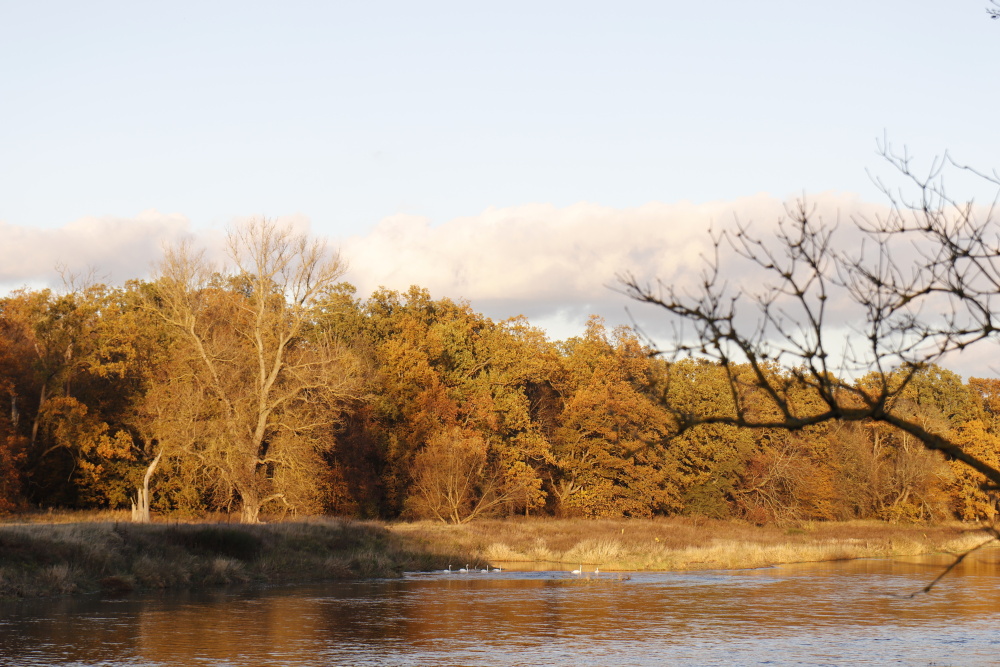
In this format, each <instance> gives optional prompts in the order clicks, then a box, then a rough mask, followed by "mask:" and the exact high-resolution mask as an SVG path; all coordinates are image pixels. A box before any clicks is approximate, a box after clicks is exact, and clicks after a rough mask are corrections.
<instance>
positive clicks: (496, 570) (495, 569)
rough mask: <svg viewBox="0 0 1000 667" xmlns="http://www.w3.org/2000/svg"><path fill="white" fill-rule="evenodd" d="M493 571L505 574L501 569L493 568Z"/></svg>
mask: <svg viewBox="0 0 1000 667" xmlns="http://www.w3.org/2000/svg"><path fill="white" fill-rule="evenodd" d="M493 571H494V572H503V570H502V569H500V568H499V567H495V568H493Z"/></svg>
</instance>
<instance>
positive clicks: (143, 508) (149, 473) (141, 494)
mask: <svg viewBox="0 0 1000 667" xmlns="http://www.w3.org/2000/svg"><path fill="white" fill-rule="evenodd" d="M161 456H163V450H162V449H160V453H159V454H157V455H156V458H154V459H153V460H152V462H151V463H150V464H149V466H148V467H147V468H146V475H145V476H144V477H143V478H142V488H141V489H139V490H137V491H136V494H135V500H133V501H132V521H133V522H135V523H149V521H150V519H149V480H150V479H151V478H152V477H153V471H155V470H156V466H157V465H158V464H159V463H160V457H161Z"/></svg>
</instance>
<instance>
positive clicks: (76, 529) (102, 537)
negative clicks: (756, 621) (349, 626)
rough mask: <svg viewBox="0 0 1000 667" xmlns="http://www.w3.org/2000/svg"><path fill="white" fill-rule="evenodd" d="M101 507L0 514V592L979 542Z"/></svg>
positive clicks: (735, 526)
mask: <svg viewBox="0 0 1000 667" xmlns="http://www.w3.org/2000/svg"><path fill="white" fill-rule="evenodd" d="M111 516H116V515H111ZM108 517H109V515H108V514H107V513H105V514H103V515H101V514H97V513H88V514H86V515H83V516H81V515H79V514H53V515H44V516H43V517H39V516H32V517H18V518H17V521H18V522H17V523H6V524H0V597H7V598H10V597H34V596H41V595H63V594H67V593H81V592H83V593H85V592H97V591H103V592H104V593H106V594H114V595H119V594H124V593H128V592H130V591H133V590H143V589H156V588H176V587H190V586H207V585H226V584H241V583H247V582H288V581H307V580H320V579H330V578H358V577H382V576H394V575H397V574H399V573H401V572H403V571H405V570H411V571H412V570H433V569H444V568H445V567H446V566H448V565H449V564H451V565H452V566H454V567H455V568H456V569H457V568H458V567H461V566H464V565H465V564H466V563H469V564H471V565H473V566H476V567H483V566H485V565H486V564H490V565H493V566H496V565H497V564H498V563H500V564H503V565H504V567H507V568H510V567H515V568H518V567H520V568H523V569H536V568H556V569H558V568H560V567H561V568H562V569H566V570H570V569H575V568H577V567H579V566H580V565H581V564H582V565H583V568H584V570H585V571H592V570H593V568H595V567H600V569H601V570H603V571H607V572H612V571H618V572H629V571H640V570H647V571H649V570H692V569H731V568H749V567H762V566H768V565H775V564H779V563H798V562H808V561H827V560H841V559H850V558H872V557H875V558H888V557H903V556H915V555H921V554H931V553H942V552H958V551H961V550H964V549H968V548H970V547H972V546H974V545H976V544H978V543H979V542H982V541H983V539H984V536H983V534H982V532H981V531H978V530H976V529H975V527H972V526H963V525H961V524H948V525H936V526H928V525H897V524H886V523H879V522H873V521H866V522H861V521H858V522H846V523H804V524H800V525H798V526H795V527H792V528H789V527H787V526H785V527H778V526H764V527H760V526H754V525H750V524H745V523H739V522H733V521H717V520H710V519H701V518H682V517H677V518H670V519H655V520H638V519H633V520H582V519H573V520H557V519H511V520H483V521H478V522H474V523H471V524H465V525H460V526H452V525H445V524H441V523H431V522H416V523H390V524H384V523H376V522H353V521H341V520H331V519H313V520H305V521H297V522H285V523H274V524H263V525H250V526H245V525H240V524H229V523H205V522H202V523H180V522H174V523H166V522H160V523H153V524H145V525H141V524H132V523H128V522H125V521H121V520H117V521H115V520H108ZM72 518H76V519H78V520H77V521H75V522H69V519H72ZM102 519H103V520H102Z"/></svg>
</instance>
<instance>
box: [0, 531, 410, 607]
mask: <svg viewBox="0 0 1000 667" xmlns="http://www.w3.org/2000/svg"><path fill="white" fill-rule="evenodd" d="M429 566H430V561H429V560H428V556H427V554H426V553H423V552H419V551H411V550H408V549H407V545H406V544H405V543H404V542H403V541H401V540H399V539H397V538H395V537H394V536H393V535H392V534H391V533H389V532H388V531H386V530H385V529H384V528H382V527H380V526H378V525H376V524H368V523H353V522H341V521H311V522H299V523H281V524H264V525H251V526H244V525H239V524H218V523H188V524H179V523H178V524H162V523H161V524H145V525H141V524H132V523H122V522H86V523H52V524H41V523H20V524H4V525H0V597H7V598H10V597H15V598H16V597H36V596H44V595H61V594H66V593H73V592H97V591H104V592H106V593H114V594H121V593H126V592H128V591H131V590H137V589H156V588H176V587H186V586H209V585H224V584H238V583H246V582H251V581H259V582H282V581H305V580H317V579H329V578H357V577H376V576H393V575H398V574H399V573H400V572H402V571H403V570H404V569H426V568H429Z"/></svg>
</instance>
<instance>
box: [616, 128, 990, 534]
mask: <svg viewBox="0 0 1000 667" xmlns="http://www.w3.org/2000/svg"><path fill="white" fill-rule="evenodd" d="M879 148H880V152H881V154H882V156H883V157H884V158H885V159H886V160H887V161H888V163H889V165H891V167H892V168H893V173H895V174H897V175H898V176H899V177H901V179H900V180H901V182H902V185H901V187H895V188H894V187H890V186H889V185H887V184H886V183H884V182H883V181H881V180H878V179H876V183H877V184H878V185H879V186H880V188H881V190H882V191H883V192H884V193H885V195H886V196H887V197H888V200H889V206H888V207H887V211H886V213H885V214H883V215H877V216H871V217H859V218H855V219H852V220H850V221H849V223H847V224H840V223H839V221H832V222H831V221H826V220H823V219H821V218H819V217H817V216H816V215H814V211H813V210H812V209H810V207H809V206H808V205H807V204H806V203H805V202H799V203H797V204H796V205H795V206H792V207H789V209H788V212H787V213H788V214H787V216H786V217H785V218H784V219H782V220H781V221H780V222H779V224H778V226H777V228H776V231H775V232H774V233H773V235H758V234H757V233H755V231H754V229H753V228H752V226H751V225H750V224H746V223H737V224H736V225H735V227H734V228H733V229H730V230H724V231H721V232H710V234H711V239H712V254H711V256H709V257H707V258H706V261H705V268H704V271H703V273H702V275H701V277H700V281H699V285H698V286H697V287H696V288H694V289H685V288H682V287H676V286H674V285H669V284H664V283H663V282H648V281H640V280H639V279H637V278H636V277H635V276H634V275H632V274H625V275H623V276H621V277H620V281H621V284H622V285H623V289H624V291H625V292H626V293H627V294H628V295H629V296H630V297H631V298H633V299H636V300H637V301H640V302H643V303H647V304H652V305H654V306H657V307H659V308H661V309H663V310H664V311H666V313H668V314H669V317H670V319H671V322H672V324H673V325H674V331H675V335H674V339H673V341H672V344H671V345H670V346H669V347H665V348H663V349H661V353H662V354H664V355H666V356H667V357H668V358H670V359H676V358H680V357H683V356H689V355H694V356H701V357H704V358H708V359H711V360H714V361H715V362H718V363H719V365H720V366H721V367H723V368H725V369H730V371H729V384H730V388H731V391H732V396H733V402H734V403H735V409H734V410H733V411H732V412H729V413H725V414H722V413H719V414H690V413H684V412H681V411H679V410H676V409H675V410H674V414H675V417H676V418H677V421H678V423H679V425H680V426H679V428H680V432H684V431H685V430H687V429H690V428H693V427H695V426H698V425H700V424H713V423H723V424H731V425H735V426H742V427H751V428H778V429H787V430H790V431H796V430H799V429H802V428H804V427H807V426H810V425H813V424H819V423H822V422H827V421H831V420H841V421H844V422H862V421H865V422H868V421H872V422H882V423H885V424H889V425H891V426H894V427H896V428H897V429H900V430H901V431H903V432H905V433H907V434H909V435H911V436H913V437H914V438H916V439H917V440H918V441H919V442H920V443H922V444H923V446H924V447H926V448H927V449H929V450H935V451H938V452H941V453H943V454H944V456H945V457H947V458H949V459H953V460H957V461H961V462H962V463H964V464H965V465H967V466H969V467H970V468H972V469H973V470H975V471H976V472H978V473H979V474H980V475H981V476H982V478H983V484H984V488H987V489H990V490H992V491H997V490H1000V470H998V469H997V468H995V467H993V466H991V465H989V464H988V463H986V462H984V461H983V460H981V459H980V458H977V457H976V456H973V455H971V454H969V453H968V452H967V451H964V450H963V448H962V447H960V446H959V445H958V444H956V443H955V442H954V441H952V440H951V439H949V437H948V435H947V433H946V432H944V431H942V430H941V429H935V428H934V427H933V426H931V425H928V424H927V423H926V422H922V421H921V420H918V419H914V418H912V416H911V415H909V414H907V413H905V412H904V411H902V410H900V409H897V407H896V406H897V405H898V404H901V403H900V402H899V401H897V399H898V398H899V397H900V396H901V395H902V394H903V392H905V391H906V389H907V387H908V386H909V385H910V383H911V382H912V381H913V380H914V378H915V377H916V376H917V374H918V373H920V372H921V370H923V369H926V368H927V367H928V366H930V365H932V364H937V365H946V363H947V361H948V359H949V358H953V356H952V355H955V354H957V353H959V352H962V351H965V353H966V354H968V353H970V352H971V351H972V350H980V348H982V347H983V346H986V345H990V344H995V343H996V340H997V338H998V337H1000V222H998V220H997V217H996V213H997V211H996V205H997V201H998V195H1000V175H998V174H997V173H996V172H995V171H994V172H991V173H984V172H980V171H976V170H974V169H972V168H970V167H967V166H963V165H961V164H958V163H956V162H955V161H954V160H952V159H951V158H950V157H949V156H948V155H947V154H945V155H944V156H943V157H942V158H940V159H936V160H934V161H933V163H932V164H931V166H930V168H929V170H928V172H927V174H926V175H918V173H917V172H916V171H915V169H914V164H913V161H912V159H911V157H910V156H909V155H908V154H907V153H906V152H905V151H904V152H903V153H902V154H900V153H897V152H895V151H893V149H892V148H891V146H889V145H888V143H886V142H883V143H881V144H880V147H879ZM946 176H948V177H949V178H954V179H957V180H962V179H965V180H969V181H970V182H972V183H973V184H974V185H975V186H976V187H977V188H978V189H982V188H983V187H985V188H986V189H987V191H988V192H989V197H990V198H989V199H988V200H987V201H986V202H985V203H984V204H979V203H977V202H976V201H975V198H974V197H971V198H968V199H958V198H953V197H951V196H949V195H948V193H947V192H946V189H945V177H946ZM980 351H982V350H980ZM737 364H739V365H744V366H743V367H744V368H746V367H749V368H750V369H751V374H750V377H751V379H750V380H749V382H751V383H753V384H754V385H755V386H756V387H758V388H759V390H763V391H764V392H765V393H766V395H767V396H768V397H769V399H770V400H771V401H772V402H773V403H774V405H775V406H777V410H776V415H777V416H776V417H773V416H771V415H765V416H764V417H763V418H762V417H760V416H759V415H760V412H759V411H756V412H755V411H754V410H751V409H750V408H751V407H752V406H750V405H748V404H747V403H746V398H745V397H746V396H748V395H750V394H748V392H745V391H741V388H743V387H742V386H741V382H742V383H744V384H745V383H746V382H748V380H746V379H744V377H745V376H743V377H740V376H737V374H736V372H735V371H734V370H731V369H734V368H735V367H736V365H737ZM775 365H777V366H779V367H780V368H783V369H784V370H785V371H786V372H785V373H781V374H775V373H773V372H771V369H773V367H774V366H775ZM862 376H864V377H866V378H867V381H866V382H864V383H859V382H857V381H856V380H858V379H859V378H861V377H862ZM802 387H805V388H807V389H808V390H809V391H810V392H812V393H814V394H815V396H817V397H818V398H819V399H820V400H819V402H818V405H819V406H821V407H820V408H816V407H815V404H810V405H809V406H807V407H803V405H802V404H801V403H796V402H794V401H792V400H790V399H789V396H790V391H791V390H792V389H793V388H796V389H799V390H801V388H802ZM668 407H670V406H668ZM993 534H994V535H995V534H996V532H995V531H994V532H993Z"/></svg>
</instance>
